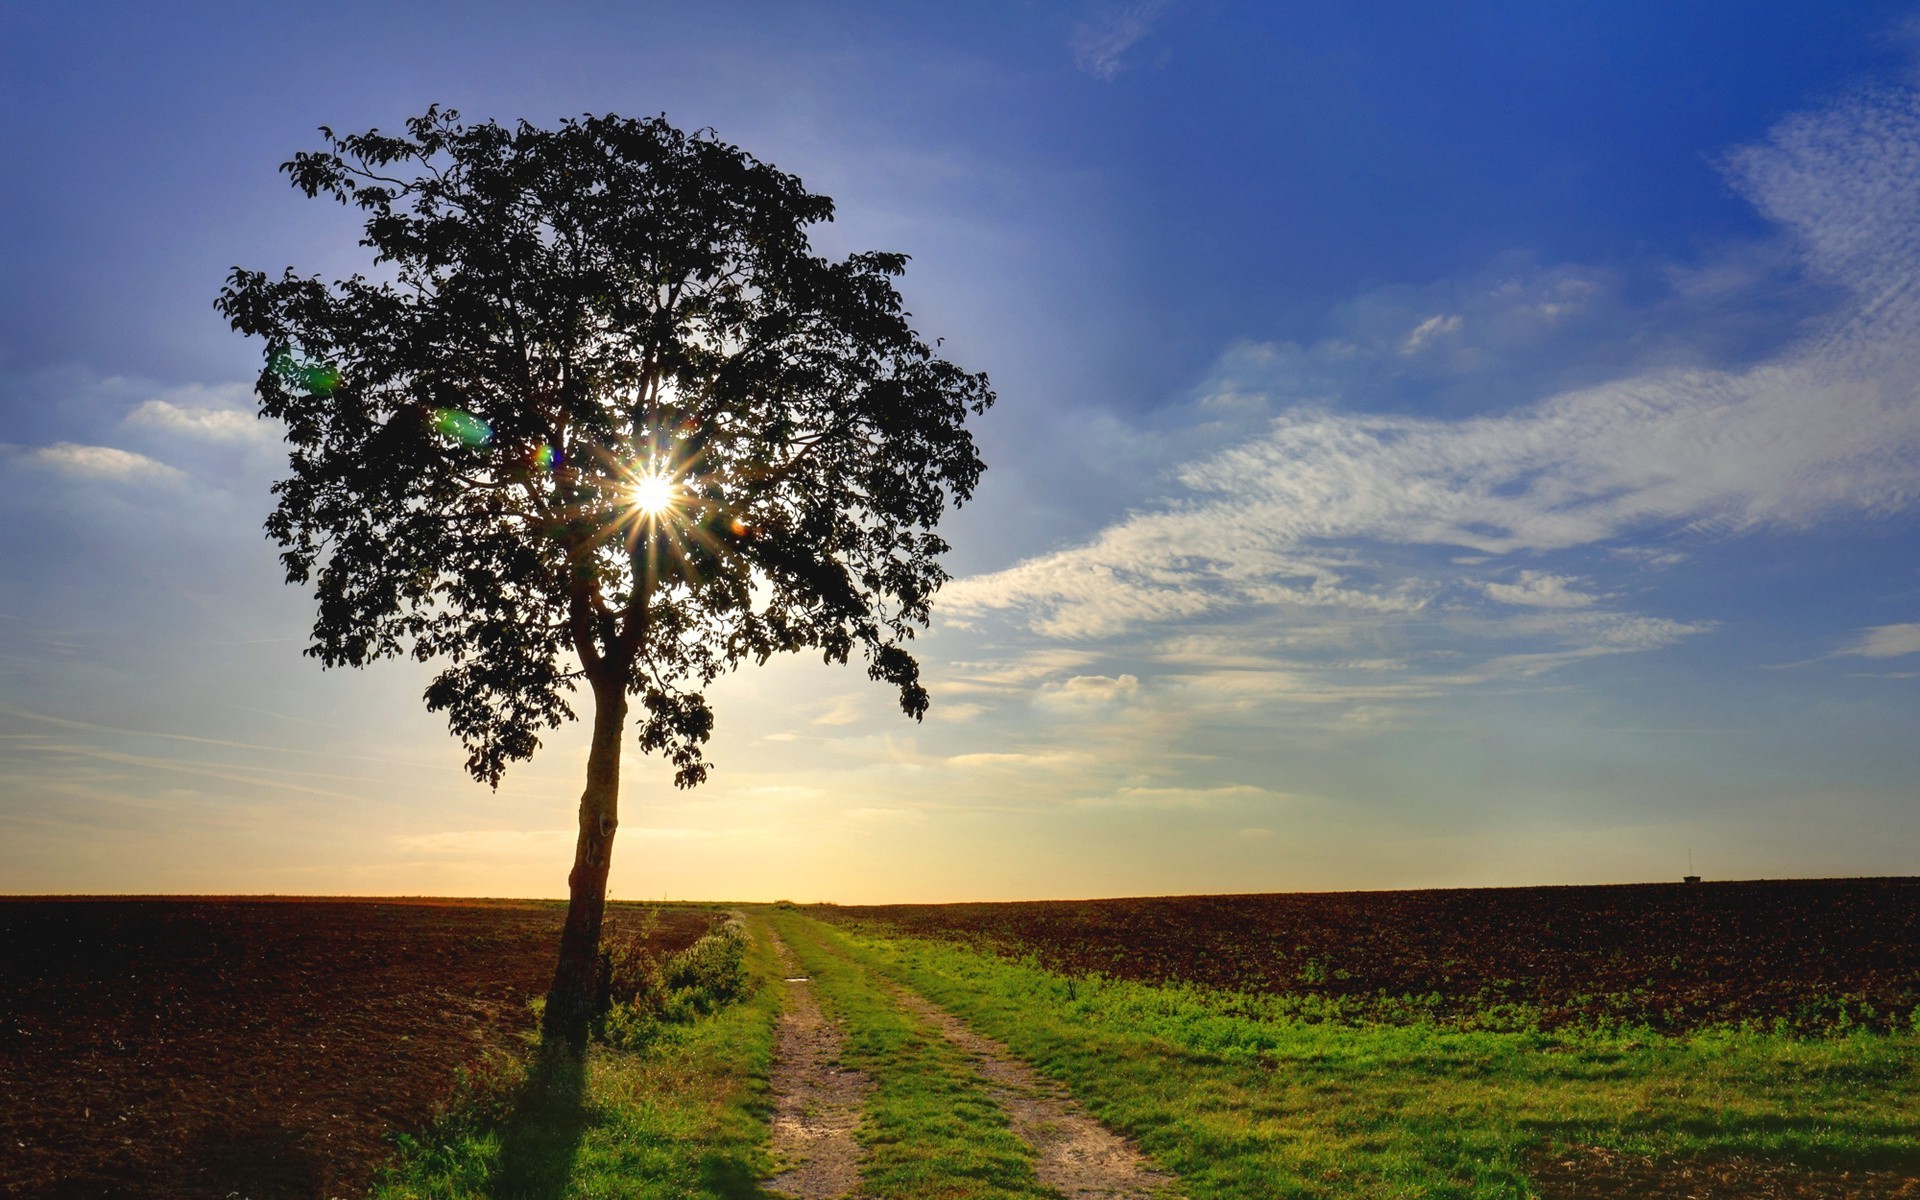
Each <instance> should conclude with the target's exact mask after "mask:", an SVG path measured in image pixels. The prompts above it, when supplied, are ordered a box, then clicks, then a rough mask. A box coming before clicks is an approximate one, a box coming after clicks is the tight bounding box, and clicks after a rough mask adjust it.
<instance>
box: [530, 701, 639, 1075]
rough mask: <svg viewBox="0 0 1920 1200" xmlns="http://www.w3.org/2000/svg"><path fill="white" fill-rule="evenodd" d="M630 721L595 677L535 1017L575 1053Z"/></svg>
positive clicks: (590, 984) (582, 1044)
mask: <svg viewBox="0 0 1920 1200" xmlns="http://www.w3.org/2000/svg"><path fill="white" fill-rule="evenodd" d="M626 723H627V691H626V688H625V686H624V685H623V684H622V683H618V682H604V683H603V682H601V681H595V683H594V686H593V748H592V750H591V751H589V752H588V754H587V787H586V790H585V791H583V792H581V793H580V838H579V840H578V841H577V842H575V843H574V849H573V873H572V874H570V875H568V876H567V924H566V928H565V929H564V930H563V931H562V932H561V934H560V962H559V964H558V965H557V966H556V967H555V968H554V971H553V987H552V989H551V990H549V991H548V992H547V1010H546V1015H545V1017H544V1018H543V1019H542V1021H541V1023H540V1034H541V1040H542V1042H543V1043H544V1044H545V1045H546V1046H548V1047H557V1046H560V1045H563V1044H564V1045H565V1046H566V1047H567V1048H568V1049H570V1050H572V1051H573V1052H574V1053H575V1054H576V1055H577V1054H580V1053H583V1052H584V1051H585V1050H586V1048H587V1027H588V1025H589V1024H590V1023H591V1022H592V1020H593V1002H594V993H595V991H596V989H597V985H598V983H599V971H600V926H601V922H602V920H603V919H604V918H605V916H606V910H607V868H608V867H609V866H610V865H611V864H612V860H613V832H614V830H615V829H616V828H618V827H619V824H620V740H621V736H622V733H623V732H624V730H625V729H626Z"/></svg>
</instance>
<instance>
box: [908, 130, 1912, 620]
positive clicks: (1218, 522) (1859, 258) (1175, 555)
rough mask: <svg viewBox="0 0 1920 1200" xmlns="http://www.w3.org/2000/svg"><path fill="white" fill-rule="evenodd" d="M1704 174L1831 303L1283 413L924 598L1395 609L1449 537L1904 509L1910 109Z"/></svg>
mask: <svg viewBox="0 0 1920 1200" xmlns="http://www.w3.org/2000/svg"><path fill="white" fill-rule="evenodd" d="M1728 171H1729V173H1730V175H1731V177H1732V178H1734V179H1735V181H1736V182H1737V183H1738V184H1739V186H1741V187H1742V188H1743V189H1744V190H1745V191H1746V193H1747V194H1748V195H1749V197H1750V198H1751V199H1752V201H1753V202H1754V204H1755V205H1756V206H1757V207H1758V208H1759V209H1760V210H1761V211H1762V212H1763V213H1765V214H1766V215H1768V216H1769V217H1770V218H1772V219H1773V220H1775V221H1778V222H1780V223H1781V224H1782V225H1784V226H1785V227H1787V228H1788V229H1790V230H1792V231H1793V233H1794V235H1795V236H1796V237H1797V238H1798V241H1799V244H1800V245H1801V247H1802V250H1803V253H1804V255H1805V257H1806V262H1807V267H1808V270H1810V271H1812V272H1813V273H1815V274H1817V275H1819V276H1821V277H1822V278H1824V279H1827V280H1829V281H1831V282H1832V283H1835V284H1837V285H1840V286H1842V287H1844V288H1845V290H1846V292H1847V293H1848V296H1849V299H1848V301H1847V303H1845V304H1844V305H1843V306H1841V307H1840V309H1839V310H1838V311H1837V312H1835V313H1834V314H1833V315H1831V316H1830V317H1829V318H1827V319H1826V320H1825V321H1824V322H1823V323H1822V324H1821V325H1819V327H1818V328H1816V329H1815V330H1814V331H1813V332H1812V333H1811V334H1810V335H1807V336H1803V337H1802V338H1801V339H1799V340H1798V341H1795V342H1792V343H1790V344H1788V345H1786V346H1785V347H1783V348H1781V349H1780V350H1779V351H1778V352H1777V353H1774V354H1772V355H1771V356H1769V357H1768V358H1766V359H1765V360H1764V361H1760V362H1757V363H1754V364H1752V365H1749V366H1745V367H1741V368H1739V369H1708V368H1701V367H1673V368H1665V369H1657V370H1651V371H1647V372H1644V373H1641V374H1637V375H1629V376H1626V377H1623V378H1620V379H1618V380H1615V381H1612V382H1606V383H1598V384H1594V385H1591V386H1585V387H1579V388H1574V389H1570V390H1566V391H1563V392H1560V393H1557V394H1553V395H1550V396H1548V397H1547V398H1545V399H1542V400H1539V401H1536V402H1534V403H1532V404H1528V405H1523V406H1520V407H1518V408H1515V409H1512V410H1509V411H1505V412H1498V413H1494V414H1490V415H1481V416H1473V417H1464V418H1460V417H1451V418H1450V417H1427V416H1412V415H1403V414H1397V413H1386V414H1367V413H1346V412H1338V411H1334V410H1332V409H1331V408H1329V407H1326V406H1325V405H1311V404H1307V405H1299V406H1296V407H1293V408H1290V409H1288V410H1286V411H1283V412H1281V413H1280V414H1279V415H1277V416H1275V417H1273V418H1272V419H1271V420H1270V421H1269V422H1268V423H1267V424H1266V426H1265V427H1264V428H1263V429H1260V430H1259V431H1258V432H1257V433H1256V434H1254V435H1253V436H1251V437H1248V438H1246V439H1245V440H1243V441H1241V442H1240V443H1238V444H1236V445H1233V446H1230V447H1228V448H1226V449H1223V450H1220V451H1218V452H1215V453H1213V454H1211V455H1206V456H1202V457H1200V458H1198V459H1196V460H1194V461H1191V462H1189V463H1188V464H1186V465H1185V466H1183V467H1181V468H1179V469H1177V470H1176V471H1175V472H1174V478H1175V480H1176V481H1177V483H1178V484H1179V485H1180V487H1181V488H1182V489H1183V490H1182V491H1181V492H1179V493H1176V494H1175V495H1173V496H1170V497H1168V498H1167V499H1165V500H1164V501H1162V502H1161V503H1160V504H1158V505H1157V506H1154V507H1151V508H1148V509H1145V510H1141V511H1136V512H1134V513H1132V514H1130V515H1128V516H1127V517H1125V518H1124V519H1122V520H1121V521H1119V522H1117V523H1115V524H1114V525H1112V526H1110V527H1108V528H1107V529H1105V530H1103V531H1102V532H1101V533H1099V534H1098V535H1096V536H1095V537H1094V538H1092V539H1091V540H1089V541H1087V542H1086V543H1084V544H1082V545H1079V546H1075V547H1071V548H1067V549H1063V550H1060V551H1057V552H1055V553H1051V554H1046V555H1042V556H1039V557H1036V558H1033V559H1029V560H1027V561H1025V562H1022V563H1019V564H1016V565H1015V566H1013V567H1011V568H1008V569H1006V570H1003V571H1000V572H996V573H994V574H990V575H984V576H978V577H974V578H969V579H963V580H960V581H957V582H956V583H954V584H952V585H950V586H949V588H948V589H947V591H946V593H945V595H944V597H943V602H944V603H945V604H946V605H947V606H949V608H950V610H951V611H953V612H955V613H957V614H958V615H961V616H970V615H971V616H977V615H980V614H983V613H985V612H988V611H993V610H1009V611H1018V612H1020V613H1023V614H1025V617H1026V619H1027V620H1028V621H1029V622H1030V624H1031V626H1032V628H1033V629H1034V630H1035V631H1036V632H1039V633H1041V634H1043V635H1046V636H1052V637H1077V638H1093V637H1113V636H1117V635H1120V634H1122V633H1125V632H1127V631H1129V630H1134V629H1138V628H1141V627H1145V626H1153V625H1166V624H1172V623H1176V622H1191V621H1194V620H1196V619H1199V618H1202V617H1210V618H1221V617H1224V616H1226V615H1227V614H1232V613H1244V612H1246V611H1247V610H1250V609H1255V608H1262V607H1264V608H1269V609H1277V608H1280V607H1282V606H1294V607H1299V608H1308V609H1311V608H1331V609H1338V610H1342V611H1347V612H1356V613H1374V614H1401V615H1410V614H1417V613H1420V612H1422V611H1423V610H1425V609H1426V607H1427V606H1428V605H1429V604H1431V603H1432V602H1433V601H1434V599H1435V597H1436V596H1438V595H1440V594H1441V593H1442V592H1443V591H1445V589H1446V588H1447V587H1448V586H1450V585H1449V584H1448V581H1447V580H1445V579H1444V578H1439V579H1436V578H1435V577H1433V576H1430V575H1425V574H1422V573H1421V572H1419V571H1415V570H1412V569H1408V568H1406V567H1404V566H1401V567H1398V568H1396V567H1394V566H1393V563H1394V562H1395V561H1396V560H1400V561H1404V560H1405V559H1406V558H1407V556H1408V555H1409V554H1414V556H1415V557H1418V554H1417V552H1419V551H1428V552H1431V551H1434V550H1439V551H1443V552H1458V551H1461V550H1465V551H1468V552H1472V553H1473V554H1475V555H1479V556H1485V557H1487V558H1489V559H1490V560H1492V566H1494V567H1496V568H1497V566H1498V563H1499V560H1501V559H1504V558H1508V557H1510V556H1516V555H1522V554H1525V555H1533V556H1539V555H1546V554H1553V553H1559V552H1572V551H1586V550H1597V551H1600V552H1602V553H1604V552H1606V551H1607V550H1609V549H1611V548H1613V547H1612V544H1613V543H1617V542H1622V541H1627V540H1631V539H1644V538H1645V537H1646V536H1648V535H1651V534H1661V535H1666V536H1668V537H1669V538H1670V539H1678V540H1685V539H1688V538H1703V537H1726V536H1731V535H1735V534H1740V533H1749V532H1757V531H1763V530H1770V529H1801V528H1807V527H1811V526H1813V525H1816V524H1818V523H1820V522H1823V521H1829V520H1832V519H1835V518H1840V517H1847V516H1854V517H1861V516H1865V517H1875V516H1885V515H1889V514H1893V513H1898V512H1904V511H1907V510H1909V509H1910V508H1911V507H1912V506H1913V505H1914V503H1915V501H1916V500H1917V499H1920V474H1916V472H1915V471H1914V467H1913V464H1914V463H1915V462H1916V461H1920V404H1917V403H1916V394H1917V392H1920V388H1917V387H1916V385H1917V384H1920V288H1915V287H1914V286H1913V285H1912V283H1911V280H1912V279H1913V278H1914V277H1915V276H1916V274H1920V103H1916V101H1915V99H1914V98H1913V97H1909V96H1900V97H1886V96H1880V97H1872V98H1868V99H1865V100H1858V101H1855V102H1853V103H1850V104H1847V105H1844V106H1842V107H1840V108H1838V109H1836V110H1833V111H1831V112H1827V113H1823V114H1818V115H1816V116H1813V117H1808V118H1798V119H1795V120H1793V121H1789V122H1787V123H1785V124H1783V125H1782V126H1781V127H1780V128H1779V129H1777V130H1776V131H1775V133H1774V134H1773V136H1772V137H1771V138H1770V139H1769V141H1768V142H1767V143H1765V144H1764V145H1760V146H1755V147H1750V148H1748V149H1745V150H1742V151H1740V152H1738V153H1736V154H1735V155H1732V156H1730V157H1729V159H1728ZM1402 328H1404V326H1403V327H1402ZM1438 328H1439V327H1438V326H1437V325H1436V326H1434V329H1436V330H1437V329H1438ZM1462 582H1464V583H1465V584H1466V586H1470V587H1473V588H1475V589H1476V590H1478V591H1480V592H1481V593H1482V594H1484V595H1486V596H1488V597H1489V598H1492V599H1495V600H1498V601H1501V602H1504V603H1509V604H1513V603H1521V604H1528V603H1531V604H1532V605H1533V606H1536V607H1579V606H1581V598H1582V597H1584V593H1578V592H1575V591H1573V590H1572V589H1570V588H1569V587H1568V586H1567V583H1566V578H1563V577H1559V576H1553V575H1548V574H1545V573H1539V574H1536V575H1533V576H1528V575H1525V574H1523V575H1521V576H1520V582H1517V583H1504V582H1499V581H1497V580H1495V581H1491V582H1489V581H1487V580H1485V579H1476V578H1474V577H1471V576H1469V577H1468V578H1466V579H1465V580H1463V581H1462ZM1586 599H1592V598H1591V597H1586ZM1700 627H1701V626H1700V625H1698V624H1686V623H1674V624H1673V626H1672V627H1671V628H1667V627H1660V628H1661V629H1662V630H1663V632H1661V633H1660V635H1659V636H1660V637H1669V636H1677V635H1679V633H1680V631H1681V630H1683V629H1698V628H1700ZM1642 641H1643V642H1644V643H1646V644H1653V643H1655V642H1658V641H1659V638H1658V637H1656V638H1651V639H1647V638H1643V639H1642ZM1629 642H1630V640H1629ZM1600 644H1603V645H1607V646H1616V645H1621V644H1628V643H1622V642H1620V641H1618V640H1614V641H1609V642H1604V643H1600ZM1566 652H1570V651H1563V652H1562V653H1566Z"/></svg>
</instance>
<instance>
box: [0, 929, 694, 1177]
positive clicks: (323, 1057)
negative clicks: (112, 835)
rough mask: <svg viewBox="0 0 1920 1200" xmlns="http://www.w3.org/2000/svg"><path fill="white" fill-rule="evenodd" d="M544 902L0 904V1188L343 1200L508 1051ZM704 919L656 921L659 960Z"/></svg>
mask: <svg viewBox="0 0 1920 1200" xmlns="http://www.w3.org/2000/svg"><path fill="white" fill-rule="evenodd" d="M561 917H562V909H561V907H560V906H558V905H554V904H545V903H535V902H511V901H503V902H486V901H454V902H438V901H424V902H387V901H379V902H373V901H311V900H301V901H289V900H137V901H136V900H0V1196H6V1197H21V1198H26V1197H33V1198H35V1200H43V1198H44V1200H54V1198H58V1200H81V1198H83V1197H84V1198H86V1200H96V1198H102V1197H116V1198H121V1197H124V1198H126V1200H174V1198H180V1200H184V1198H186V1197H195V1198H207V1197H211V1198H214V1200H219V1198H222V1197H228V1196H240V1197H246V1198H247V1200H270V1198H281V1197H285V1198H289V1200H292V1198H299V1200H309V1198H325V1197H334V1196H340V1197H351V1196H355V1195H358V1194H360V1193H361V1192H362V1191H363V1190H364V1189H365V1187H366V1185H367V1183H368V1181H369V1180H370V1179H371V1178H372V1175H373V1172H374V1171H375V1169H377V1167H378V1165H379V1164H380V1163H381V1162H382V1161H384V1160H385V1159H386V1157H387V1156H388V1154H389V1151H390V1149H391V1147H390V1145H389V1143H388V1142H387V1141H386V1140H385V1135H386V1134H387V1133H388V1132H389V1131H393V1130H401V1131H405V1130H411V1129H417V1128H418V1127H420V1126H421V1125H422V1124H423V1123H424V1122H425V1121H427V1120H428V1119H429V1118H430V1117H431V1115H432V1113H433V1111H434V1109H435V1107H436V1106H437V1105H439V1104H440V1103H442V1102H443V1101H445V1100H446V1099H447V1098H448V1097H449V1095H450V1094H451V1093H452V1091H453V1088H454V1083H455V1078H456V1073H457V1072H459V1071H460V1070H462V1069H463V1068H471V1067H473V1066H475V1065H477V1064H478V1063H480V1062H481V1060H483V1059H484V1058H485V1057H486V1054H487V1052H488V1051H489V1049H490V1048H498V1049H507V1048H511V1047H514V1046H515V1045H517V1039H516V1037H515V1035H516V1034H517V1033H519V1032H520V1031H521V1030H524V1029H526V1028H528V1027H529V1026H530V1024H531V1021H532V1018H531V1015H530V1013H529V1011H528V1008H527V1001H528V999H529V998H530V997H532V996H535V995H539V994H541V993H543V992H544V991H545V990H546V985H547V983H548V982H549V981H550V979H551V976H552V970H553V955H554V953H555V950H556V948H557V946H558V942H559V930H560V921H561ZM711 920H712V917H711V914H709V913H707V912H703V911H696V910H686V909H666V910H664V911H663V912H662V915H661V920H660V923H659V925H658V927H657V928H656V931H655V936H654V940H653V947H654V948H655V949H656V951H659V952H671V951H673V950H677V949H679V948H681V947H684V946H686V945H689V944H691V943H692V942H693V941H694V940H695V939H697V938H698V937H700V936H701V935H702V934H703V933H705V932H706V931H707V929H708V928H709V926H710V924H711Z"/></svg>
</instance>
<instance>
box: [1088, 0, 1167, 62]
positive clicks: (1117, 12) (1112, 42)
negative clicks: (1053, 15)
mask: <svg viewBox="0 0 1920 1200" xmlns="http://www.w3.org/2000/svg"><path fill="white" fill-rule="evenodd" d="M1168 7H1169V5H1168V3H1167V0H1139V2H1138V3H1134V4H1128V5H1125V6H1124V7H1118V8H1109V9H1106V10H1104V11H1101V12H1099V13H1097V14H1095V15H1093V16H1090V17H1089V18H1088V19H1087V20H1085V21H1083V22H1081V23H1080V24H1079V25H1078V26H1077V27H1076V28H1075V29H1074V32H1073V40H1072V42H1071V43H1069V49H1071V50H1072V51H1073V65H1074V66H1076V67H1078V68H1080V69H1081V70H1082V71H1085V72H1086V73H1087V74H1089V75H1091V76H1093V77H1094V78H1095V79H1104V80H1113V79H1116V78H1118V77H1119V75H1120V72H1121V71H1123V70H1125V69H1126V65H1127V64H1126V54H1127V51H1129V50H1131V49H1132V48H1133V47H1134V45H1135V44H1136V43H1138V42H1139V41H1140V39H1142V38H1144V37H1146V36H1147V35H1148V34H1149V33H1152V32H1153V26H1154V22H1155V21H1157V20H1158V19H1159V18H1160V17H1161V16H1162V14H1164V13H1165V12H1166V11H1167V8H1168Z"/></svg>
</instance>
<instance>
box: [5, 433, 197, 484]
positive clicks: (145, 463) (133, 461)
mask: <svg viewBox="0 0 1920 1200" xmlns="http://www.w3.org/2000/svg"><path fill="white" fill-rule="evenodd" d="M26 459H27V461H29V462H31V463H33V464H35V465H37V466H43V467H49V468H51V469H53V470H56V471H59V472H61V473H62V474H66V475H75V476H80V477H82V478H87V479H105V480H123V481H138V480H169V481H170V480H177V479H184V478H185V477H186V476H185V473H184V472H182V471H180V470H177V469H176V468H174V467H170V466H168V465H167V464H165V463H163V462H160V461H158V460H157V459H151V458H148V457H147V456H146V455H144V454H135V453H134V452H133V451H131V450H121V449H118V448H116V447H113V446H88V445H83V444H81V443H79V442H55V443H54V444H53V445H51V446H42V447H40V448H38V449H36V450H33V451H32V452H30V453H29V454H27V455H26Z"/></svg>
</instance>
